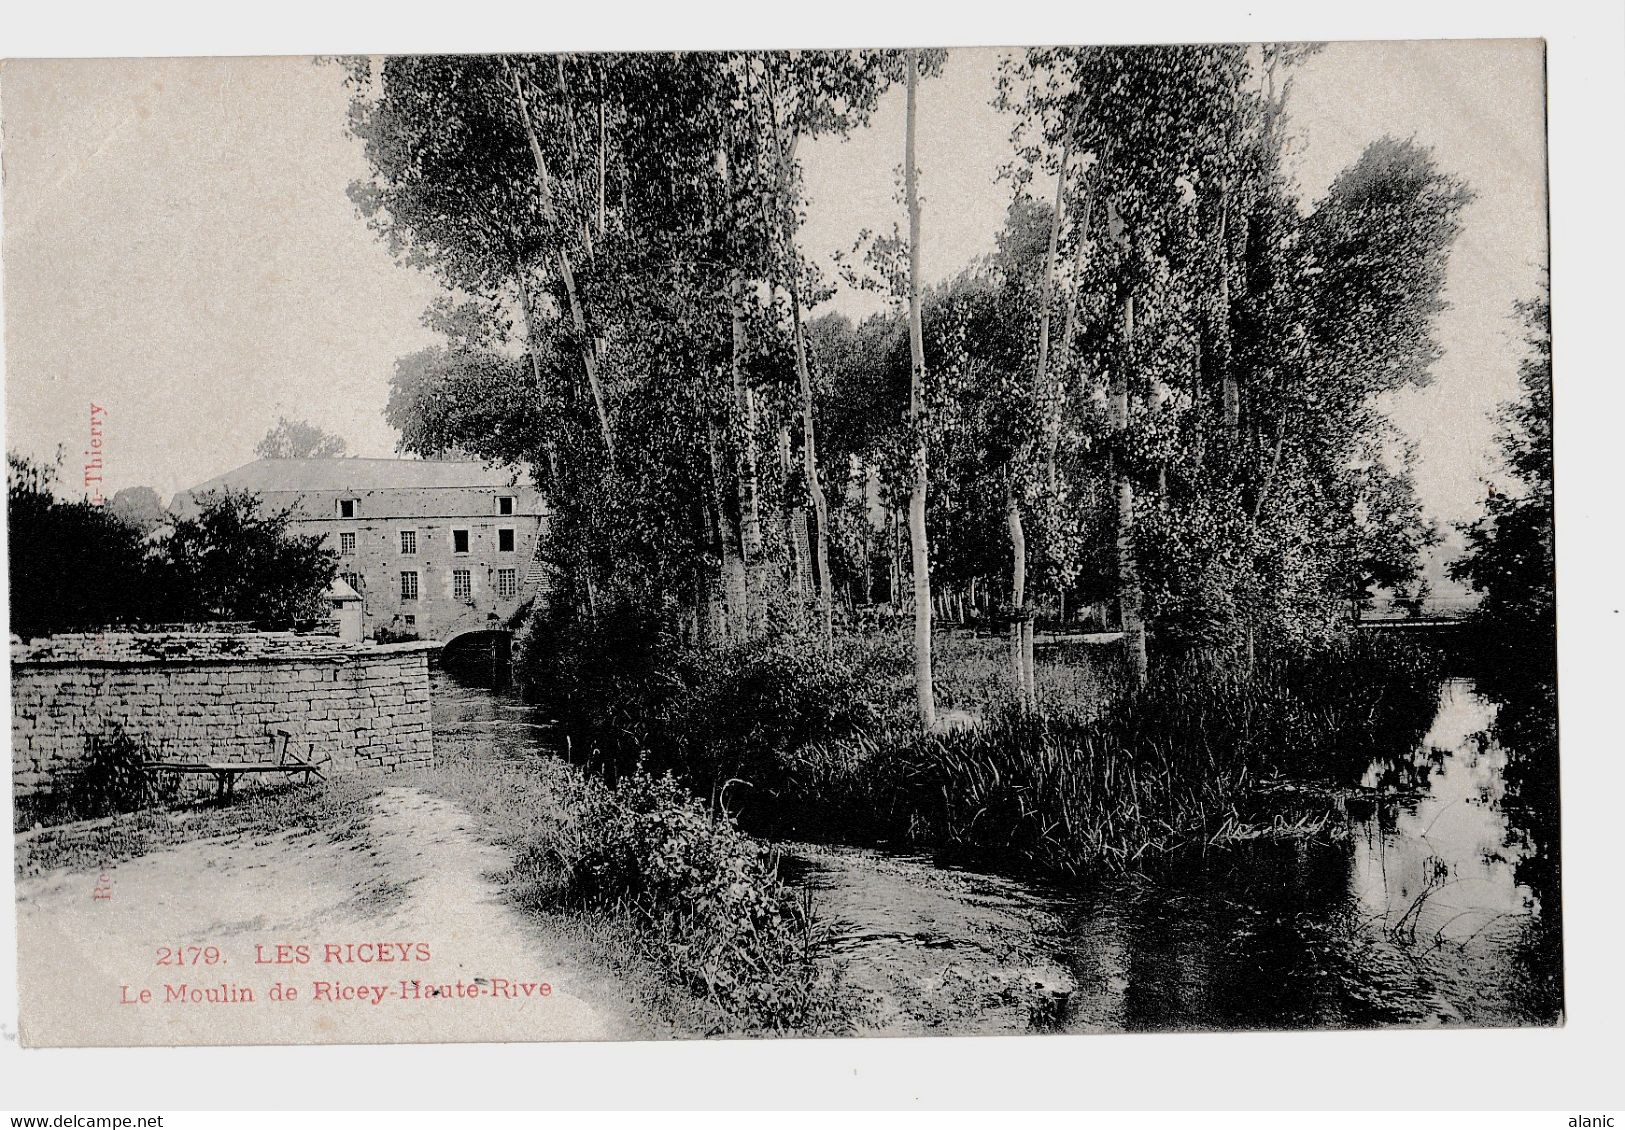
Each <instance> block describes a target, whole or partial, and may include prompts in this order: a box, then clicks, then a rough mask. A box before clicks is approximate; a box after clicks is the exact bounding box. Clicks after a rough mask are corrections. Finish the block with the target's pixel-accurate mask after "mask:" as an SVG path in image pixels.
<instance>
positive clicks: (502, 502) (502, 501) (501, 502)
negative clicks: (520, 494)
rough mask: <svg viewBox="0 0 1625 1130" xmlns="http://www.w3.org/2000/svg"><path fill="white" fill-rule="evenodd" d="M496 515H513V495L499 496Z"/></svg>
mask: <svg viewBox="0 0 1625 1130" xmlns="http://www.w3.org/2000/svg"><path fill="white" fill-rule="evenodd" d="M497 513H498V514H512V513H513V495H511V494H504V495H500V496H499V497H498V498H497Z"/></svg>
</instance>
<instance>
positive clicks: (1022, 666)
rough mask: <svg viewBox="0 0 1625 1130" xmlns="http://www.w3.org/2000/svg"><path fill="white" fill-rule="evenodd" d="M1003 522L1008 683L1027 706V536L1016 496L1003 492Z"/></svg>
mask: <svg viewBox="0 0 1625 1130" xmlns="http://www.w3.org/2000/svg"><path fill="white" fill-rule="evenodd" d="M1005 520H1006V521H1007V522H1008V523H1009V527H1010V680H1011V684H1012V687H1013V689H1014V691H1015V694H1016V702H1017V703H1018V704H1019V705H1020V706H1021V707H1022V708H1023V709H1026V707H1027V664H1026V651H1025V649H1024V648H1023V647H1022V642H1021V635H1022V633H1021V625H1022V614H1023V610H1024V609H1025V607H1026V600H1027V535H1026V531H1025V530H1024V529H1023V528H1022V524H1021V508H1020V507H1019V506H1017V505H1016V498H1015V493H1014V491H1013V490H1012V489H1010V488H1009V487H1008V486H1007V487H1006V490H1005Z"/></svg>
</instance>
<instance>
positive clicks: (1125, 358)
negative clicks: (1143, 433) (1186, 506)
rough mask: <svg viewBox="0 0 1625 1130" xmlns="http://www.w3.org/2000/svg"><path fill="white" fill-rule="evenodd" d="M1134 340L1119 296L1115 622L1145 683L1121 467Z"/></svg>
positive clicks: (1130, 507)
mask: <svg viewBox="0 0 1625 1130" xmlns="http://www.w3.org/2000/svg"><path fill="white" fill-rule="evenodd" d="M1133 344H1134V296H1133V295H1132V294H1131V295H1128V296H1126V297H1125V298H1124V299H1123V355H1122V357H1121V358H1120V359H1119V361H1118V365H1117V371H1116V375H1115V379H1114V382H1113V389H1112V397H1111V403H1112V430H1113V431H1114V432H1116V433H1117V435H1118V439H1119V443H1118V448H1119V450H1118V451H1116V452H1114V453H1113V456H1112V460H1113V463H1114V467H1113V473H1114V478H1115V479H1116V491H1115V493H1116V495H1117V591H1118V622H1119V623H1120V624H1121V625H1122V628H1123V646H1124V650H1125V652H1126V653H1127V656H1128V661H1129V667H1130V670H1132V671H1133V672H1134V679H1135V682H1136V683H1137V684H1138V685H1140V686H1144V685H1145V680H1146V674H1147V670H1148V660H1147V655H1146V642H1145V621H1144V619H1143V613H1142V610H1141V607H1140V605H1141V596H1140V578H1139V568H1138V562H1136V560H1135V554H1134V483H1133V481H1132V480H1131V479H1130V478H1129V476H1128V474H1127V472H1126V470H1125V469H1124V467H1123V462H1124V460H1123V452H1122V450H1121V448H1122V439H1123V437H1124V433H1126V432H1127V430H1128V365H1129V364H1130V359H1131V354H1130V350H1131V348H1132V346H1133Z"/></svg>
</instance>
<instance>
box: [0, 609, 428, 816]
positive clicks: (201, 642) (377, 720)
mask: <svg viewBox="0 0 1625 1130" xmlns="http://www.w3.org/2000/svg"><path fill="white" fill-rule="evenodd" d="M434 646H435V645H434V644H432V643H427V642H418V643H405V644H392V645H377V646H360V645H345V644H341V643H340V642H339V641H337V640H336V639H330V638H326V637H299V636H292V635H284V634H278V633H260V634H256V635H253V636H221V635H218V634H216V635H213V636H204V635H202V634H197V635H190V634H169V635H163V636H151V635H146V634H135V633H117V634H114V633H108V634H103V635H87V636H80V637H55V638H53V639H50V640H42V641H38V642H37V643H36V644H34V645H32V646H29V647H18V646H16V645H14V646H13V649H12V658H11V737H12V786H13V789H14V791H15V796H16V797H17V798H19V799H21V798H23V797H28V796H33V795H35V794H41V793H48V792H50V791H52V790H53V789H55V788H57V787H59V786H60V785H61V784H62V783H63V782H65V781H66V780H67V778H68V776H70V775H71V771H72V770H73V768H74V767H75V766H77V765H78V764H79V763H80V762H82V761H83V759H84V757H85V754H86V751H87V748H88V745H89V742H90V739H91V738H92V737H93V736H95V735H98V734H100V735H110V734H112V733H113V731H114V730H115V729H122V730H123V731H124V733H126V734H127V735H129V736H130V737H131V738H132V739H134V740H135V741H137V742H138V743H140V744H141V745H143V746H144V747H145V748H147V749H148V750H149V752H150V753H151V754H152V755H153V756H156V757H161V758H162V759H164V760H166V761H209V762H215V761H225V762H255V761H264V760H268V759H270V760H274V755H273V752H272V751H273V743H272V735H273V733H274V731H275V730H276V729H277V728H278V727H283V728H286V729H287V730H288V731H289V733H290V734H292V737H291V738H290V740H289V750H290V752H291V753H292V754H293V755H294V756H296V757H299V758H301V759H311V760H315V761H318V762H323V761H325V762H327V771H329V772H331V773H346V772H353V771H356V770H362V769H385V770H393V769H397V768H412V767H417V766H427V765H429V764H431V763H432V761H433V759H434V747H433V741H432V736H431V732H430V726H429V651H430V650H431V649H432V648H433V647H434Z"/></svg>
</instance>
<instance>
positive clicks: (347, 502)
mask: <svg viewBox="0 0 1625 1130" xmlns="http://www.w3.org/2000/svg"><path fill="white" fill-rule="evenodd" d="M339 517H340V518H354V517H355V499H353V498H341V499H339Z"/></svg>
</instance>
